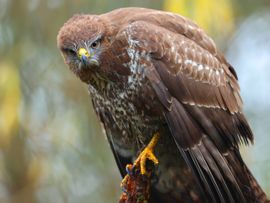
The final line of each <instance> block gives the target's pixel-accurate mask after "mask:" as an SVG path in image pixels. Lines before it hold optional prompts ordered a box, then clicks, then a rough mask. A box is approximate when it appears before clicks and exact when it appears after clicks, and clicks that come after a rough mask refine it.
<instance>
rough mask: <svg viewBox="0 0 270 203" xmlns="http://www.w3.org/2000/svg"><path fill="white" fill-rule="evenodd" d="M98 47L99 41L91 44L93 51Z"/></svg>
mask: <svg viewBox="0 0 270 203" xmlns="http://www.w3.org/2000/svg"><path fill="white" fill-rule="evenodd" d="M99 45H100V40H97V41H95V42H93V43H92V44H91V47H92V48H93V49H96V48H98V47H99Z"/></svg>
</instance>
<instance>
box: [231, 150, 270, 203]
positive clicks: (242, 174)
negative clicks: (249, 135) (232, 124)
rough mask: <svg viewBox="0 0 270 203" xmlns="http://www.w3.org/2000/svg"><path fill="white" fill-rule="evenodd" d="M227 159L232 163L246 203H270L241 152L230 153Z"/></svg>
mask: <svg viewBox="0 0 270 203" xmlns="http://www.w3.org/2000/svg"><path fill="white" fill-rule="evenodd" d="M226 159H227V161H228V162H229V163H231V168H232V171H233V172H234V174H235V177H236V179H237V182H238V185H239V186H240V188H241V191H242V193H243V195H244V197H245V199H246V202H250V203H270V201H269V200H268V199H267V196H266V194H265V192H264V191H263V190H262V188H261V186H260V185H259V184H258V182H257V181H256V179H255V178H254V176H253V175H252V173H251V172H250V170H249V169H248V167H247V166H246V164H245V163H244V161H243V160H242V158H241V155H240V153H239V151H238V150H235V151H234V153H230V154H229V155H228V156H227V157H226Z"/></svg>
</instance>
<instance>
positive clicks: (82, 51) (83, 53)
mask: <svg viewBox="0 0 270 203" xmlns="http://www.w3.org/2000/svg"><path fill="white" fill-rule="evenodd" d="M78 56H79V58H80V59H81V60H85V59H86V58H89V57H90V54H89V52H88V51H87V50H86V49H85V48H80V49H79V51H78Z"/></svg>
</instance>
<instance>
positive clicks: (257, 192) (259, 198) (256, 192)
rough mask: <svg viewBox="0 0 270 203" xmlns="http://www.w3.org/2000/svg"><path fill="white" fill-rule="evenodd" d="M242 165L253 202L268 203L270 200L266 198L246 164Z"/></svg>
mask: <svg viewBox="0 0 270 203" xmlns="http://www.w3.org/2000/svg"><path fill="white" fill-rule="evenodd" d="M244 167H245V171H246V174H247V177H248V179H249V182H250V187H251V193H252V194H253V196H254V198H255V200H254V202H258V203H270V200H268V199H267V196H266V194H265V192H264V191H263V190H262V188H261V186H260V185H259V184H258V182H257V180H256V179H255V178H254V176H253V175H252V173H251V172H250V170H249V169H248V168H247V167H246V165H245V166H244Z"/></svg>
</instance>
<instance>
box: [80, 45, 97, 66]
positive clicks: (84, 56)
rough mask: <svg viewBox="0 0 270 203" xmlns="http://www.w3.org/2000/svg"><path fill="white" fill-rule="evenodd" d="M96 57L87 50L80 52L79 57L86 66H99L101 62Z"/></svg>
mask: <svg viewBox="0 0 270 203" xmlns="http://www.w3.org/2000/svg"><path fill="white" fill-rule="evenodd" d="M94 56H95V54H94V53H89V51H87V50H86V49H85V48H79V50H78V57H79V58H80V60H81V61H82V64H84V66H99V61H98V60H97V59H96V58H95V57H94Z"/></svg>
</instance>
